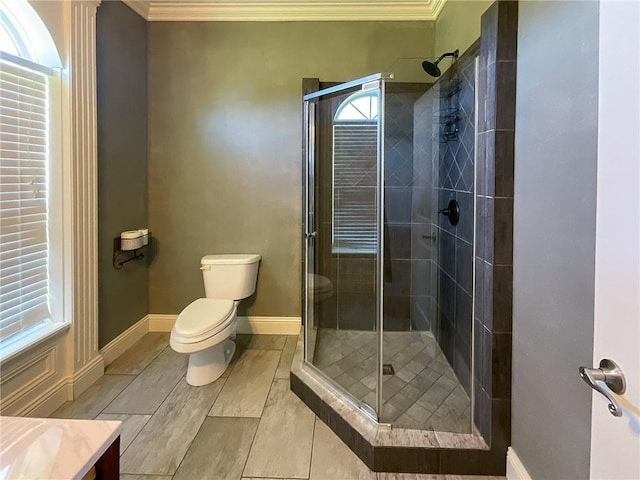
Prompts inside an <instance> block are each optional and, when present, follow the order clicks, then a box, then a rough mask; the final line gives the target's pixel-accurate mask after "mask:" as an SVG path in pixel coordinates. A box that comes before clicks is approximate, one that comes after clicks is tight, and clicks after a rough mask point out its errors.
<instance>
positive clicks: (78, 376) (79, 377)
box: [70, 355, 104, 398]
mask: <svg viewBox="0 0 640 480" xmlns="http://www.w3.org/2000/svg"><path fill="white" fill-rule="evenodd" d="M103 375H104V359H103V358H102V355H98V356H96V357H94V358H93V359H92V360H91V361H90V362H88V363H86V364H85V365H84V366H83V367H82V368H81V369H80V370H78V371H77V372H75V373H74V374H73V377H72V378H71V379H70V383H71V385H72V388H73V398H78V397H79V396H80V395H82V393H83V392H84V391H85V390H86V389H87V388H89V387H90V386H91V385H93V384H94V383H95V382H97V381H98V380H99V379H100V377H102V376H103Z"/></svg>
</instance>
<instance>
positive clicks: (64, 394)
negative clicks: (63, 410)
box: [15, 378, 73, 418]
mask: <svg viewBox="0 0 640 480" xmlns="http://www.w3.org/2000/svg"><path fill="white" fill-rule="evenodd" d="M72 390H73V384H72V382H71V381H70V380H69V379H68V378H63V379H62V380H60V381H59V382H57V383H56V384H55V385H52V386H51V387H50V388H48V389H47V390H46V391H44V392H42V394H40V395H39V396H38V397H37V398H35V399H34V400H33V401H32V402H30V403H28V404H27V405H25V406H24V407H23V408H22V409H20V410H19V411H18V412H16V413H15V415H16V416H18V417H41V418H44V417H48V416H49V415H51V414H52V413H53V412H55V411H56V410H57V409H58V408H60V407H61V406H62V405H63V404H64V403H65V402H66V401H67V400H69V398H70V396H71V391H72Z"/></svg>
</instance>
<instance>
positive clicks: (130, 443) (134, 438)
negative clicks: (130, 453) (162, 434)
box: [101, 413, 153, 459]
mask: <svg viewBox="0 0 640 480" xmlns="http://www.w3.org/2000/svg"><path fill="white" fill-rule="evenodd" d="M101 415H102V414H101ZM104 415H113V414H111V413H105V414H104ZM115 415H127V414H126V413H119V414H115ZM134 415H141V414H139V413H136V414H134ZM144 415H149V414H148V413H145V414H144ZM151 417H153V415H149V418H148V419H147V421H146V422H144V425H143V426H142V428H141V429H140V430H138V433H136V435H135V437H133V438H132V439H131V441H130V442H129V445H127V448H125V449H124V450H123V451H122V452H121V453H120V456H119V457H118V458H119V459H120V458H122V456H123V455H124V454H125V452H126V451H127V450H129V447H130V446H131V445H132V444H133V442H135V440H136V438H138V436H139V435H140V432H142V430H144V427H146V426H147V423H149V421H150V420H151ZM122 423H123V424H124V422H122Z"/></svg>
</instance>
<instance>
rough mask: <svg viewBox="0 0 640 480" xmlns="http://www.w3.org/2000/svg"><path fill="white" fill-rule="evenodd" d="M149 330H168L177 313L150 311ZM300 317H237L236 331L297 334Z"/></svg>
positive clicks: (261, 333) (171, 327)
mask: <svg viewBox="0 0 640 480" xmlns="http://www.w3.org/2000/svg"><path fill="white" fill-rule="evenodd" d="M148 318H149V331H150V332H170V331H171V330H172V329H173V324H174V323H175V321H176V318H178V315H163V314H157V313H150V314H149V315H148ZM301 324H302V320H301V318H300V317H238V330H237V331H238V333H244V334H254V335H298V334H299V333H300V325H301Z"/></svg>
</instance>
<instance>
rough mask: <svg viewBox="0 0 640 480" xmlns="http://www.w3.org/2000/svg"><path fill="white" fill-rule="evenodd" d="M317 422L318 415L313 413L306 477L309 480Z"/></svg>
mask: <svg viewBox="0 0 640 480" xmlns="http://www.w3.org/2000/svg"><path fill="white" fill-rule="evenodd" d="M317 422H318V416H317V415H315V414H314V415H313V428H312V429H311V454H310V455H309V473H308V474H307V478H308V479H309V480H311V464H312V463H313V449H314V448H315V447H316V423H317Z"/></svg>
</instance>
